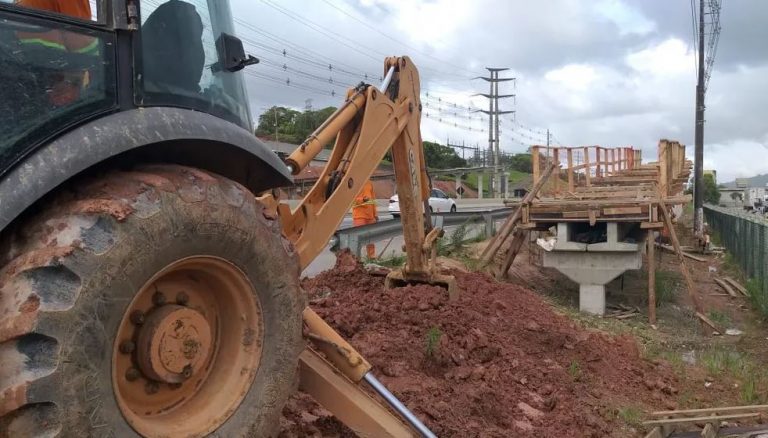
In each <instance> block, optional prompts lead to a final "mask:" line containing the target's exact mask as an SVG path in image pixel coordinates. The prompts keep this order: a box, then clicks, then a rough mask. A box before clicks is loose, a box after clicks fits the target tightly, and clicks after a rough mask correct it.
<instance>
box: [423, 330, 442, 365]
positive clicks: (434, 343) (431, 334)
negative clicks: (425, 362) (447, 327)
mask: <svg viewBox="0 0 768 438" xmlns="http://www.w3.org/2000/svg"><path fill="white" fill-rule="evenodd" d="M441 337H443V332H442V331H440V327H437V326H432V327H431V328H430V329H429V330H428V331H427V334H426V335H425V339H424V355H425V356H426V357H427V358H433V357H435V355H436V354H437V351H438V349H439V348H440V338H441Z"/></svg>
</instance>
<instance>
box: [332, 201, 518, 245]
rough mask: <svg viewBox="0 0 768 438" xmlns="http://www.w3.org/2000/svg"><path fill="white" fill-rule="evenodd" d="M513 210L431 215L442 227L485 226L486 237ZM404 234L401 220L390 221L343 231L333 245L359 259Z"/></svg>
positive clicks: (335, 238)
mask: <svg viewBox="0 0 768 438" xmlns="http://www.w3.org/2000/svg"><path fill="white" fill-rule="evenodd" d="M513 210H514V209H512V208H498V209H494V210H486V211H466V212H464V211H462V212H456V213H432V222H433V223H434V224H435V226H439V227H442V228H446V227H451V226H459V225H463V224H467V225H477V224H483V226H484V232H485V235H486V236H489V237H490V236H493V235H494V234H496V226H495V223H496V222H497V221H500V220H503V219H506V218H507V217H508V216H509V215H510V214H512V211H513ZM401 234H403V226H402V224H401V223H400V219H399V218H396V219H390V220H386V221H380V222H376V223H374V224H368V225H361V226H359V227H350V228H344V229H341V230H338V231H336V233H335V234H334V237H333V239H332V243H331V245H332V246H334V247H336V248H338V249H347V248H349V249H350V250H351V251H352V253H353V254H356V255H357V256H358V257H360V254H361V253H362V249H363V248H364V247H365V245H367V244H369V243H375V242H379V241H382V240H385V239H389V238H392V237H397V236H399V235H401Z"/></svg>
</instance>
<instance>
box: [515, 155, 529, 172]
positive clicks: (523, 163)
mask: <svg viewBox="0 0 768 438" xmlns="http://www.w3.org/2000/svg"><path fill="white" fill-rule="evenodd" d="M531 163H532V161H531V154H515V155H512V156H511V157H510V158H509V167H510V169H512V170H517V171H519V172H525V173H533V164H531Z"/></svg>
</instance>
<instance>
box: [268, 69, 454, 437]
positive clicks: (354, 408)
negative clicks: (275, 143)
mask: <svg viewBox="0 0 768 438" xmlns="http://www.w3.org/2000/svg"><path fill="white" fill-rule="evenodd" d="M384 71H385V72H386V77H385V79H384V83H383V84H382V87H381V90H379V89H377V88H376V87H374V86H371V85H366V84H360V85H359V86H357V87H355V88H353V89H350V90H349V91H348V92H347V98H346V101H345V102H344V105H342V107H341V108H339V109H338V110H337V111H336V112H335V113H334V114H333V115H332V116H331V117H330V118H329V119H328V120H326V121H325V122H324V123H323V124H322V125H321V126H320V127H319V128H318V129H317V130H316V131H315V132H314V133H313V134H312V135H311V136H310V137H309V138H308V139H307V140H306V141H305V142H304V143H303V144H301V146H299V147H298V148H297V149H296V150H295V151H294V152H293V153H292V154H291V155H290V156H289V157H288V158H287V159H286V163H287V164H288V166H289V168H290V169H291V172H292V173H293V174H294V175H297V174H299V173H300V172H301V171H302V170H303V169H304V168H306V167H307V166H308V165H309V163H310V162H311V161H312V159H313V158H314V157H315V156H317V154H318V153H319V152H320V151H321V150H322V149H323V147H324V145H326V144H328V143H330V142H331V141H334V139H335V144H334V147H333V150H332V152H331V156H330V158H329V159H328V163H327V164H326V166H325V168H324V169H323V172H322V173H321V175H320V176H319V177H318V179H317V182H316V183H315V185H314V186H313V187H312V189H311V190H310V191H309V193H308V194H307V195H306V196H305V197H304V199H303V200H302V201H301V203H300V204H299V205H298V206H297V207H296V208H294V209H293V210H291V208H290V206H288V205H287V204H284V203H276V201H275V199H274V198H272V197H271V196H266V197H264V198H262V201H264V202H266V203H267V204H268V205H272V207H273V208H274V209H276V211H277V214H278V215H279V216H280V220H281V223H282V227H283V232H284V234H285V235H286V236H287V238H288V239H289V240H290V241H291V242H293V244H294V246H295V247H296V250H297V253H298V256H299V262H300V265H301V269H302V270H303V269H304V268H306V267H307V266H308V265H309V264H310V263H311V262H312V260H314V259H315V257H317V255H318V254H320V252H321V251H323V249H324V248H325V247H326V245H327V243H328V240H329V239H330V237H331V236H332V235H333V233H334V232H335V231H336V229H337V228H338V226H339V224H340V223H341V221H342V220H343V218H344V216H345V214H346V212H347V211H348V210H349V208H350V206H351V205H352V202H353V200H354V199H355V197H356V196H357V194H358V193H359V192H360V190H361V188H362V187H363V184H365V182H366V181H367V180H368V179H369V178H370V177H371V175H373V173H374V171H375V170H376V168H377V167H378V165H379V163H380V162H381V160H382V159H383V158H384V155H385V154H386V153H387V151H389V150H391V151H392V160H393V165H394V170H395V180H396V184H397V193H398V196H399V198H400V213H401V221H402V224H403V238H404V240H405V249H406V265H405V267H404V268H403V270H402V271H393V272H392V273H390V276H388V277H387V285H397V284H399V283H401V282H410V281H413V282H427V283H433V284H434V283H437V284H443V285H447V286H448V291H449V296H450V297H451V298H453V297H455V295H456V294H455V290H456V286H455V280H454V279H453V278H452V277H447V276H442V275H439V274H438V273H437V272H436V270H435V264H434V259H435V254H436V252H435V242H436V240H437V238H439V236H440V235H441V234H442V230H440V229H437V228H435V229H432V228H431V226H430V227H429V228H430V230H431V231H429V233H428V234H427V233H426V228H425V204H426V201H427V200H428V198H429V191H430V187H429V178H428V175H427V171H426V165H425V162H424V150H423V146H422V140H421V129H420V123H421V103H420V98H419V95H420V91H419V74H418V71H417V70H416V67H415V66H414V65H413V64H412V63H411V60H410V59H409V58H408V57H390V58H387V59H386V60H385V63H384ZM430 261H431V262H430ZM304 324H305V330H306V337H307V338H308V339H309V341H310V343H311V346H308V347H307V349H306V350H305V351H304V353H302V356H301V364H300V365H301V366H300V370H301V383H300V387H301V388H302V389H303V390H304V391H306V392H308V393H309V394H310V395H312V396H313V397H314V398H315V400H316V401H318V402H319V403H321V404H322V405H323V407H325V408H326V409H328V410H329V411H331V412H332V413H333V414H334V415H336V416H337V417H338V418H339V419H340V420H342V421H343V422H344V423H345V424H346V425H347V426H349V427H351V428H352V429H353V430H355V432H356V433H357V434H358V435H360V436H376V437H401V436H411V435H412V432H411V429H410V428H408V427H406V426H404V425H403V424H402V422H401V421H400V420H399V419H397V417H394V416H393V415H392V414H391V412H390V411H389V410H387V409H385V408H384V407H382V406H381V405H380V404H379V403H377V402H376V401H375V400H374V399H372V398H370V397H369V396H368V395H367V394H366V393H365V392H363V391H362V390H361V389H360V388H359V387H358V386H355V385H354V384H359V383H360V382H361V381H365V382H367V383H368V384H369V385H370V386H371V388H372V389H374V390H375V391H376V392H377V393H378V394H379V395H380V396H381V397H382V398H383V399H384V400H386V401H387V403H388V405H389V406H390V407H391V408H392V409H394V410H395V411H397V412H398V414H400V417H401V418H403V419H405V420H406V421H407V423H408V424H409V426H410V427H411V428H413V430H415V431H416V432H417V433H418V434H419V435H420V436H423V437H434V434H432V433H431V432H430V431H429V429H427V428H426V426H424V424H423V423H421V422H420V421H419V420H418V418H416V417H415V416H414V415H413V414H412V413H411V412H410V411H409V410H408V409H407V408H406V407H405V406H404V405H403V404H402V403H400V402H399V401H398V400H397V399H396V398H395V397H394V396H393V395H392V394H391V393H389V391H387V390H386V388H384V386H383V385H381V383H380V382H379V381H378V380H376V378H375V377H374V376H373V374H372V373H371V365H370V364H369V363H368V362H367V361H365V359H364V358H362V356H360V354H359V353H357V351H355V350H354V348H353V347H352V346H351V345H349V344H348V343H346V342H345V341H344V340H343V339H342V338H341V336H339V335H338V333H336V332H335V331H334V330H333V329H332V328H331V327H330V326H329V325H328V324H326V323H325V322H324V321H323V320H322V319H321V318H320V317H319V316H318V315H317V314H316V313H315V312H314V311H313V310H312V309H310V308H306V309H305V310H304ZM318 352H322V353H323V355H324V357H322V356H321V355H320V354H319V353H318Z"/></svg>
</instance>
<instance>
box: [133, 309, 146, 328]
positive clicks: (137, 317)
mask: <svg viewBox="0 0 768 438" xmlns="http://www.w3.org/2000/svg"><path fill="white" fill-rule="evenodd" d="M131 322H132V323H133V324H135V325H142V324H144V312H142V311H141V310H134V311H133V312H131Z"/></svg>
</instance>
